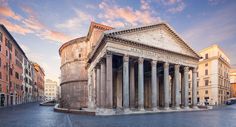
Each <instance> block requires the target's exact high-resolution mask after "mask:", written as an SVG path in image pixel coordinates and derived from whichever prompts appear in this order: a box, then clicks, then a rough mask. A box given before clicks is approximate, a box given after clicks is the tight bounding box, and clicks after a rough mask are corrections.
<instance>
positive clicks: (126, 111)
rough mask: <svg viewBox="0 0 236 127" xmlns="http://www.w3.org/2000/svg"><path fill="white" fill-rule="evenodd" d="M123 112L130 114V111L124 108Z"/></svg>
mask: <svg viewBox="0 0 236 127" xmlns="http://www.w3.org/2000/svg"><path fill="white" fill-rule="evenodd" d="M123 111H124V113H130V112H131V110H130V109H129V108H124V109H123Z"/></svg>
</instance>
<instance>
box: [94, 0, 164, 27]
mask: <svg viewBox="0 0 236 127" xmlns="http://www.w3.org/2000/svg"><path fill="white" fill-rule="evenodd" d="M99 8H100V9H102V10H103V12H102V13H100V14H99V15H98V17H99V18H101V19H103V20H104V19H105V20H107V21H110V22H111V21H112V22H117V23H118V21H120V20H121V21H124V22H125V24H126V23H127V24H132V25H138V24H148V23H153V22H157V21H160V18H159V17H155V16H152V13H151V10H150V6H149V4H148V3H147V2H146V1H144V0H141V7H140V9H136V10H135V9H133V8H132V7H129V6H127V7H119V6H117V5H114V4H108V3H106V2H104V1H103V2H101V3H100V4H99ZM118 25H120V26H121V24H120V23H119V24H118Z"/></svg>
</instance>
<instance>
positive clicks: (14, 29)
mask: <svg viewBox="0 0 236 127" xmlns="http://www.w3.org/2000/svg"><path fill="white" fill-rule="evenodd" d="M0 23H2V24H4V25H5V26H6V27H7V29H8V30H9V31H12V32H15V33H18V34H21V35H26V34H28V33H33V31H32V30H31V29H28V28H25V27H22V26H21V25H17V24H13V23H11V22H10V21H8V20H7V19H4V18H0Z"/></svg>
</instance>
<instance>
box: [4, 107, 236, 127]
mask: <svg viewBox="0 0 236 127" xmlns="http://www.w3.org/2000/svg"><path fill="white" fill-rule="evenodd" d="M105 126H109V127H146V126H147V127H173V126H174V127H236V105H231V106H226V107H224V108H219V109H215V110H209V111H199V112H178V113H159V114H144V115H121V116H85V115H76V114H67V113H58V112H54V111H53V107H44V106H39V105H38V103H29V104H22V105H17V106H13V107H7V108H1V109H0V127H105Z"/></svg>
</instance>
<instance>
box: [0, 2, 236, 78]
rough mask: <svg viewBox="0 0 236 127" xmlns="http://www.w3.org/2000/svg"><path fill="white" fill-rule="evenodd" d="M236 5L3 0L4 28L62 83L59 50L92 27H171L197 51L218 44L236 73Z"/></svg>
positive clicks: (1, 18) (0, 9)
mask: <svg viewBox="0 0 236 127" xmlns="http://www.w3.org/2000/svg"><path fill="white" fill-rule="evenodd" d="M235 13H236V0H100V1H99V0H0V23H1V24H4V25H5V26H6V28H7V29H8V30H9V31H10V33H11V34H12V35H13V37H14V38H15V39H16V40H17V42H18V43H19V45H20V46H21V48H22V49H23V50H24V51H25V53H26V55H27V56H28V58H29V59H30V60H32V61H34V62H37V63H39V64H40V65H41V66H42V67H43V68H44V70H45V74H46V78H50V79H52V80H56V81H59V77H60V56H59V53H58V49H59V48H60V46H61V45H62V44H63V43H65V42H66V41H69V40H70V39H73V38H77V37H81V36H84V35H86V34H87V32H88V28H89V25H90V22H91V21H94V22H97V23H102V24H105V25H109V26H112V27H114V28H121V27H127V26H137V25H144V24H150V23H158V22H161V21H165V22H167V23H168V24H170V26H172V28H174V29H175V31H176V32H177V33H178V34H179V35H180V36H181V37H182V38H183V39H184V40H185V41H186V42H187V44H189V45H190V46H191V47H192V48H193V49H194V50H195V51H197V52H198V51H200V50H201V49H203V48H206V47H208V46H210V45H212V44H218V45H219V46H220V47H221V48H222V49H223V50H224V51H225V53H226V55H227V56H228V57H230V60H231V65H233V66H235V67H236V14H235Z"/></svg>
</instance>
